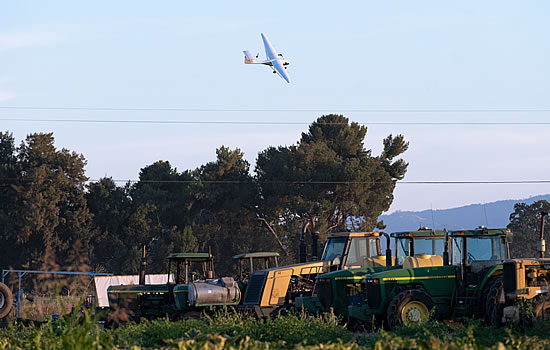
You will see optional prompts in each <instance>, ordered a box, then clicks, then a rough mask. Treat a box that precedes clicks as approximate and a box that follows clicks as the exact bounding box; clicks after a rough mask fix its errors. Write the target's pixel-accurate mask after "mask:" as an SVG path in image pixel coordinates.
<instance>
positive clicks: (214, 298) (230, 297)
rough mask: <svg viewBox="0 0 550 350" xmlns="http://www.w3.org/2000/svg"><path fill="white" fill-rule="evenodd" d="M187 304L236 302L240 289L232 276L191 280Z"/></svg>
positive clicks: (237, 301)
mask: <svg viewBox="0 0 550 350" xmlns="http://www.w3.org/2000/svg"><path fill="white" fill-rule="evenodd" d="M188 298H189V299H188V302H189V306H201V305H211V304H238V303H239V301H240V300H241V290H240V289H239V286H238V285H237V283H236V282H235V280H234V279H233V278H232V277H222V278H219V279H216V280H206V281H198V282H192V283H190V284H189V297H188Z"/></svg>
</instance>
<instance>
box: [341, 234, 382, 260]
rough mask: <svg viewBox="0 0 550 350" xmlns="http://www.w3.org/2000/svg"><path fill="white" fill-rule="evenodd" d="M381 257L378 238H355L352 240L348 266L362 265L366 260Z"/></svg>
mask: <svg viewBox="0 0 550 350" xmlns="http://www.w3.org/2000/svg"><path fill="white" fill-rule="evenodd" d="M378 255H381V252H380V241H379V240H378V238H377V237H371V238H368V237H354V238H352V239H351V242H350V245H349V250H348V257H347V259H346V262H345V265H346V266H353V265H359V266H360V265H362V264H363V259H364V258H370V257H372V256H378Z"/></svg>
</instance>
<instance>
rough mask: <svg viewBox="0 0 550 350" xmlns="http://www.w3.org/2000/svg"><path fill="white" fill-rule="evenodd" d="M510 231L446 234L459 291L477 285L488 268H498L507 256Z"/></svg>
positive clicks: (483, 229)
mask: <svg viewBox="0 0 550 350" xmlns="http://www.w3.org/2000/svg"><path fill="white" fill-rule="evenodd" d="M511 239H512V233H511V232H510V231H509V230H507V229H487V228H486V227H479V228H477V229H475V230H467V231H466V230H464V231H462V230H461V231H453V232H451V233H450V247H449V253H448V254H450V263H451V264H452V265H454V266H457V267H458V276H457V277H458V279H457V284H458V287H459V290H460V289H462V290H463V291H464V289H465V288H477V287H479V286H481V285H482V284H483V283H484V281H485V278H486V277H487V275H488V273H489V274H490V275H492V273H490V271H492V270H495V269H498V270H501V269H502V264H503V262H504V260H506V259H509V258H510V249H509V246H508V245H509V242H510V241H511Z"/></svg>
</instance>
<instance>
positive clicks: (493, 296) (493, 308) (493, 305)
mask: <svg viewBox="0 0 550 350" xmlns="http://www.w3.org/2000/svg"><path fill="white" fill-rule="evenodd" d="M504 302H505V300H504V282H503V278H502V276H500V277H497V278H496V279H495V280H494V281H493V283H492V284H491V286H490V288H489V293H488V294H487V299H486V300H485V317H486V320H487V321H488V323H489V324H490V325H492V326H495V327H501V326H502V310H503V308H504Z"/></svg>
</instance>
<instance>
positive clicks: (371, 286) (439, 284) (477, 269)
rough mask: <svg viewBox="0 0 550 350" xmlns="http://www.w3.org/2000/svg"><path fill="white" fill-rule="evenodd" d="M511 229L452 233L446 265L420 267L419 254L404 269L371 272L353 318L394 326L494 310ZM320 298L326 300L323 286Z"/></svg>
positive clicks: (351, 310) (352, 307)
mask: <svg viewBox="0 0 550 350" xmlns="http://www.w3.org/2000/svg"><path fill="white" fill-rule="evenodd" d="M511 238H512V233H511V232H510V231H509V230H506V229H487V228H483V227H481V228H478V229H475V230H468V231H453V232H450V233H449V234H448V239H446V240H445V249H444V251H443V257H442V260H443V266H432V265H426V266H418V265H417V264H416V262H415V261H414V259H415V257H413V256H409V257H406V258H405V259H404V262H403V268H402V269H396V270H390V271H382V272H377V273H374V274H371V275H368V276H366V278H365V287H364V292H363V293H362V297H357V296H354V298H353V299H352V300H350V305H349V306H348V315H349V320H350V322H358V323H360V324H365V323H370V322H373V321H374V322H379V323H382V322H386V324H387V326H388V327H389V328H390V329H395V328H396V327H398V326H401V325H414V324H419V323H422V322H425V321H426V320H428V319H429V318H430V317H432V316H433V317H436V318H442V319H456V318H462V317H465V316H472V315H475V316H480V317H484V316H485V315H486V314H490V313H492V312H493V309H494V308H495V307H497V306H498V304H497V303H498V300H497V297H496V294H497V291H498V290H499V288H502V287H501V286H502V279H501V276H502V273H503V263H504V261H505V260H506V259H508V258H509V248H508V244H509V242H510V241H511ZM319 292H320V299H322V298H324V296H323V292H322V290H321V289H320V290H319Z"/></svg>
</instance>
